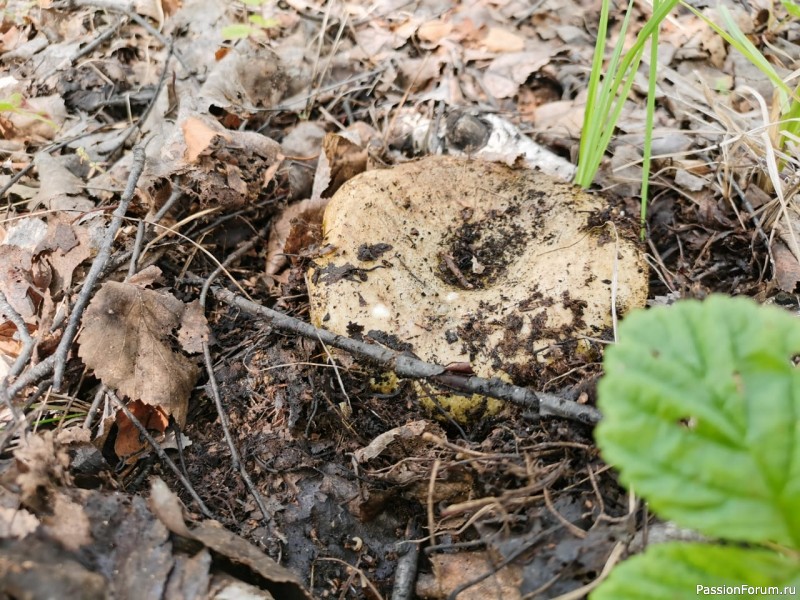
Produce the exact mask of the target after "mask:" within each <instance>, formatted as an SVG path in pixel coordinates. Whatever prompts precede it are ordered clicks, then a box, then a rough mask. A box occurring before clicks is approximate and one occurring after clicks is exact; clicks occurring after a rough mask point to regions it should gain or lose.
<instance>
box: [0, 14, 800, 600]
mask: <svg viewBox="0 0 800 600" xmlns="http://www.w3.org/2000/svg"><path fill="white" fill-rule="evenodd" d="M731 4H732V6H731V10H732V11H733V12H734V13H735V15H736V18H737V21H738V22H739V23H740V26H742V27H743V28H744V29H745V32H746V34H748V35H749V36H750V37H751V38H752V40H753V42H754V43H755V44H757V45H759V47H762V48H763V49H764V50H765V52H768V53H769V60H770V61H771V62H772V63H774V64H775V65H776V68H778V69H785V71H786V72H787V73H789V72H792V71H795V70H796V69H797V68H798V66H800V65H798V64H796V63H798V62H799V61H800V50H799V49H798V48H800V47H798V45H797V43H796V41H795V40H797V39H800V36H798V24H797V23H796V22H793V21H791V20H788V19H784V18H783V16H784V15H783V14H782V13H781V12H774V13H773V12H770V11H776V10H777V11H780V10H781V9H777V8H776V7H774V6H772V5H770V6H769V7H763V10H761V11H755V10H754V11H752V12H748V11H747V10H746V9H745V8H744V7H742V6H741V5H740V4H738V3H731ZM637 10H641V11H644V12H645V13H646V10H647V9H646V8H645V7H644V5H643V6H642V7H640V8H639V9H637ZM704 10H705V11H706V12H707V14H709V15H710V16H711V18H712V20H713V19H714V13H713V9H711V8H708V9H704ZM643 16H646V15H643ZM597 17H598V7H597V6H595V3H588V2H580V1H577V2H562V1H560V0H559V1H555V0H546V1H545V2H538V3H534V4H531V3H529V2H527V1H523V0H507V1H506V0H504V1H502V2H484V1H479V2H474V3H460V4H458V3H457V4H455V5H453V4H448V5H447V6H443V5H441V4H440V3H436V2H435V1H423V2H419V3H416V4H414V5H413V7H411V6H410V5H407V4H402V3H397V2H392V1H388V0H380V1H377V2H374V3H367V2H356V3H349V4H345V3H337V2H329V3H324V4H320V3H314V2H306V1H305V0H288V1H287V2H285V3H284V2H281V3H267V2H265V3H262V4H257V3H250V2H248V3H245V4H234V3H226V2H219V1H217V0H184V2H182V3H180V2H171V1H162V2H158V1H156V2H136V3H133V4H128V3H121V2H115V1H108V0H75V1H69V2H67V1H63V2H62V1H60V0H59V1H53V2H40V3H38V4H35V5H34V4H31V3H30V2H17V1H15V0H12V1H11V2H7V3H6V5H5V6H4V10H3V12H2V22H1V24H0V61H2V64H3V69H4V72H3V75H2V76H0V156H2V165H1V166H0V190H2V193H1V194H0V196H2V198H3V199H4V201H5V203H4V217H3V220H2V221H0V402H2V405H0V427H1V428H2V429H1V430H0V453H2V456H0V590H1V591H2V592H4V593H10V594H12V595H25V594H31V595H32V597H37V596H36V595H37V594H38V597H44V596H48V595H49V596H52V595H54V594H56V593H57V594H58V595H59V596H60V597H65V598H66V597H75V598H88V597H105V596H107V595H109V594H113V595H115V596H119V597H126V596H128V597H133V596H136V597H139V596H141V595H142V594H143V593H145V592H142V590H143V589H146V594H147V596H148V597H153V598H159V597H164V598H172V597H184V598H187V599H188V598H211V597H217V596H219V595H220V594H224V593H244V592H243V591H242V590H246V591H247V593H250V594H253V595H255V596H256V597H264V598H269V597H274V598H308V597H314V598H318V597H319V598H325V597H330V598H334V597H335V598H369V599H371V600H372V599H375V598H388V597H392V598H394V599H396V600H400V599H403V598H413V597H421V598H447V597H456V596H457V598H458V599H459V600H465V599H468V598H481V599H485V598H488V597H492V594H495V595H500V596H502V597H503V598H512V599H513V598H523V597H524V598H533V597H537V598H555V597H559V596H560V595H562V594H572V597H580V596H583V595H585V594H586V593H588V591H589V590H590V589H591V588H592V586H593V585H594V584H595V583H596V581H597V578H598V577H599V576H601V574H602V573H604V572H605V570H606V567H608V566H610V565H612V564H613V563H614V562H616V561H617V560H619V559H620V558H621V557H622V556H623V555H624V554H625V552H626V551H627V548H628V546H627V544H628V542H629V541H630V540H631V538H632V534H633V532H635V531H636V530H638V531H640V532H641V531H643V530H645V525H646V523H645V522H644V519H646V518H647V515H646V511H644V510H641V506H639V505H638V504H637V503H636V502H635V498H633V497H632V496H629V495H628V494H627V493H626V492H625V491H624V490H622V489H621V488H620V486H619V485H618V484H617V482H616V478H615V475H614V473H613V471H612V470H611V469H609V467H608V466H607V465H605V464H604V463H603V461H602V460H601V458H600V457H599V456H598V453H597V450H596V448H595V446H594V444H593V441H592V430H591V425H592V424H593V423H596V422H597V419H598V418H599V415H598V412H597V410H596V409H595V407H594V395H595V381H596V378H597V377H598V376H599V375H600V371H601V369H600V364H599V359H600V357H601V354H602V345H603V344H605V343H609V342H610V341H611V340H612V339H613V324H614V314H615V313H616V315H617V316H620V317H622V316H623V315H624V312H625V311H626V310H627V309H629V308H631V307H634V306H639V305H641V304H643V303H644V302H645V301H647V302H648V303H663V302H670V301H671V300H672V299H674V298H676V297H687V296H695V297H700V296H704V295H706V294H708V293H709V292H712V291H721V292H725V293H733V294H747V295H751V296H755V297H757V298H759V299H765V298H768V297H769V298H771V300H772V301H774V302H777V303H780V304H784V305H793V303H794V305H796V302H795V300H794V292H795V291H796V290H795V287H796V284H797V281H798V280H800V275H798V273H800V269H798V267H797V264H798V263H797V258H796V253H795V252H794V251H793V249H792V248H793V245H794V243H793V242H792V227H793V226H792V223H793V222H794V215H795V214H796V209H795V208H794V206H793V203H794V198H793V196H792V194H793V193H794V192H792V190H793V189H794V188H793V187H792V186H791V185H786V186H785V188H786V189H785V192H786V194H785V195H786V198H784V203H787V202H788V205H787V206H782V205H781V204H780V203H779V202H778V201H777V200H775V199H774V198H773V189H772V188H771V187H770V185H772V186H774V184H775V181H774V180H773V181H771V182H770V180H769V178H768V177H766V175H765V174H762V176H761V177H757V176H754V172H755V171H757V170H758V169H759V168H761V167H762V163H763V161H762V156H760V155H759V152H760V151H761V150H763V144H764V141H763V137H762V136H761V135H760V132H762V131H763V126H764V125H765V122H764V120H765V118H766V117H765V116H764V114H762V113H761V112H760V110H756V108H757V105H758V99H757V97H756V96H754V94H753V91H755V93H756V94H760V95H761V96H762V97H764V98H767V99H769V98H770V97H771V94H772V87H771V83H770V82H769V81H768V80H765V79H764V78H759V76H758V73H757V72H755V71H754V69H753V68H752V67H751V65H750V64H749V63H747V62H746V61H744V60H742V59H741V58H740V57H738V56H737V55H736V54H735V53H733V52H731V51H729V49H728V48H726V46H725V44H724V43H722V42H721V41H720V40H719V38H717V37H715V36H714V35H713V34H711V33H709V32H707V31H706V30H705V28H704V27H703V26H702V25H701V24H700V23H699V22H698V21H697V20H696V18H695V17H694V16H691V15H688V14H681V13H678V14H676V15H675V19H676V20H675V22H674V23H668V24H667V25H665V27H664V29H663V31H662V35H661V38H660V40H661V43H660V46H659V60H663V61H664V64H663V67H664V68H663V69H660V71H659V72H660V73H662V72H663V75H662V77H661V79H660V81H659V88H658V93H659V103H658V112H657V125H656V131H655V132H654V149H653V151H654V157H655V158H654V161H655V163H654V164H655V167H656V168H657V169H656V171H657V173H656V174H654V176H653V180H652V185H653V189H654V193H653V195H652V204H651V206H650V212H649V222H648V231H647V239H646V242H640V241H638V235H639V231H638V224H636V223H633V222H632V221H631V220H630V216H631V215H638V212H639V206H638V193H639V188H638V186H639V183H638V181H639V180H640V177H639V176H640V167H639V166H638V165H639V164H640V162H639V161H640V159H641V151H640V145H641V127H642V123H643V112H644V111H643V107H642V106H643V105H642V97H641V96H640V91H641V90H639V88H638V84H637V85H636V86H634V89H633V91H632V93H631V95H630V98H629V99H628V101H627V102H626V103H625V105H624V107H623V113H622V117H621V120H620V127H619V132H618V135H617V136H616V137H615V139H614V140H612V156H611V157H610V158H609V160H608V162H607V164H606V165H605V168H604V170H603V172H602V173H601V176H600V178H599V179H598V181H597V183H598V184H599V185H598V187H600V188H602V193H599V194H594V193H593V194H590V195H587V194H586V193H583V192H576V191H575V190H574V189H573V188H572V187H571V186H570V185H569V184H568V183H566V182H555V181H554V180H553V179H552V178H550V177H546V176H544V175H542V174H541V173H538V172H534V171H536V169H537V165H538V167H539V168H541V170H542V171H545V172H548V173H550V174H551V175H552V176H555V177H561V178H565V179H567V178H569V177H570V176H571V173H572V171H573V167H572V163H573V162H574V159H575V156H576V153H577V147H578V141H577V140H578V134H579V132H580V126H581V122H582V119H583V108H584V103H585V91H584V90H585V87H586V79H587V71H588V69H589V66H590V64H591V58H592V52H593V45H594V44H593V41H594V40H593V38H594V34H595V30H594V29H593V27H594V25H593V24H595V23H597ZM682 24H686V25H688V26H685V27H684V26H680V25H682ZM230 25H236V26H237V27H238V31H239V32H240V33H241V32H242V31H244V36H245V37H242V38H237V39H236V40H234V39H230V38H226V35H228V36H232V35H233V34H231V33H230V32H229V30H226V27H228V26H230ZM711 90H714V91H713V92H712V91H711ZM719 90H722V91H723V92H724V93H719V94H718V93H717V91H719ZM749 132H757V134H752V135H751V134H750V133H749ZM535 142H539V143H541V144H544V146H539V145H537V144H536V143H535ZM760 149H761V150H760ZM761 153H762V154H763V152H761ZM441 154H450V155H453V156H457V157H458V158H454V157H441V156H438V155H441ZM795 154H796V153H795ZM431 157H432V158H431ZM780 159H781V160H782V161H783V162H782V163H781V168H782V169H783V170H782V171H781V172H780V177H782V178H786V180H787V181H790V180H791V177H792V174H793V172H794V169H795V160H794V159H793V158H792V156H789V155H787V156H786V157H780ZM542 160H545V161H546V163H543V162H542ZM520 185H522V186H523V187H522V191H518V192H513V191H512V190H515V189H520V188H519V187H518V186H520ZM368 186H378V189H377V191H376V190H375V189H374V188H372V187H368ZM420 188H421V190H422V193H420V192H419V190H420ZM365 190H366V194H367V196H366V197H365V196H364V194H365ZM415 190H416V191H415ZM495 203H497V204H495ZM390 205H391V206H392V207H393V208H397V209H399V210H400V213H401V214H404V215H406V216H404V217H402V218H400V217H398V216H389V215H390V213H389V212H388V208H389V206H390ZM564 209H566V210H565V211H564ZM559 211H563V212H559ZM323 215H324V219H323ZM557 215H560V216H557ZM778 215H780V217H781V218H780V219H778V218H777V216H778ZM375 218H377V220H378V225H374V224H373V222H372V221H369V220H368V219H375ZM526 219H529V221H526ZM437 220H438V221H440V222H439V227H440V229H439V230H438V231H439V232H440V233H437V234H435V235H434V233H433V228H434V223H435V221H437ZM412 221H413V222H412ZM775 222H778V223H779V226H778V228H777V229H775V230H774V231H773V224H774V223H775ZM787 223H788V225H787ZM387 226H388V228H387ZM774 234H777V235H774ZM427 244H432V245H431V246H428V245H427ZM645 259H646V261H647V263H648V265H649V267H651V268H650V269H647V268H645V264H644V262H643V261H644V260H645ZM532 271H533V272H532ZM387 276H388V279H381V278H382V277H387ZM378 282H382V283H380V286H381V287H380V288H377V289H375V288H370V287H369V285H372V284H375V283H378ZM501 283H503V284H506V285H507V287H506V288H504V290H500V291H498V289H497V286H499V285H500V284H501ZM368 284H369V285H368ZM648 284H649V290H648ZM526 286H529V287H526ZM434 289H439V290H440V291H438V292H433V293H429V290H434ZM368 290H369V291H368ZM389 292H393V293H397V292H399V293H400V296H399V299H395V300H389V299H388V297H384V294H386V293H389ZM776 292H780V293H776ZM309 293H310V294H311V297H309ZM437 293H438V296H437V295H435V294H437ZM470 298H472V300H469V299H470ZM612 298H613V301H612ZM468 302H473V305H472V307H471V308H468ZM443 306H447V310H440V309H441V308H442V307H443ZM381 307H383V308H381ZM384 308H385V310H384ZM423 334H424V336H427V337H428V341H427V342H423V341H422V337H423ZM336 349H338V350H336ZM392 373H396V374H398V375H399V376H400V377H401V378H409V379H410V378H413V379H414V380H415V383H413V384H412V383H411V382H409V381H400V382H398V381H397V380H396V378H395V377H393V376H390V375H389V374H392ZM475 393H479V394H480V396H482V397H483V398H485V397H492V398H494V400H492V402H497V403H498V404H497V406H503V407H504V409H503V411H502V412H501V413H500V414H496V415H491V414H487V413H485V412H484V411H483V410H482V409H483V408H484V406H485V405H486V404H488V403H489V401H485V400H480V402H479V404H480V407H479V409H473V410H469V409H468V410H466V411H465V412H464V413H463V414H464V415H468V416H469V417H470V418H461V419H454V418H453V412H452V411H451V412H448V411H445V410H440V409H443V407H444V405H445V404H447V403H448V401H449V399H450V398H452V397H454V396H460V397H465V396H472V395H473V394H475ZM425 401H427V406H425V405H424V403H425ZM462 416H463V415H462ZM634 434H635V435H640V432H635V433H634ZM175 494H177V495H179V499H178V498H176V497H175ZM212 521H213V522H215V523H216V524H214V523H212ZM223 528H224V529H223ZM638 537H639V539H641V537H642V536H641V535H639V536H638ZM54 590H55V591H54ZM233 590H238V592H234V591H233Z"/></svg>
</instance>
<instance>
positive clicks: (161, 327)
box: [79, 281, 198, 426]
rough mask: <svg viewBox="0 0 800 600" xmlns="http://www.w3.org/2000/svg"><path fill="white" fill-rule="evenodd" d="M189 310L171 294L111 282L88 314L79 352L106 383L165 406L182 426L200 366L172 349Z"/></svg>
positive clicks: (141, 398) (146, 401) (139, 398)
mask: <svg viewBox="0 0 800 600" xmlns="http://www.w3.org/2000/svg"><path fill="white" fill-rule="evenodd" d="M186 309H187V307H186V305H185V304H184V303H183V302H181V301H180V300H178V299H177V298H175V297H174V296H173V295H172V294H170V293H168V292H165V291H161V290H158V291H156V290H150V289H145V288H143V287H140V286H138V285H135V284H132V283H118V282H113V281H112V282H108V283H106V284H104V285H103V286H102V287H101V288H100V290H98V292H97V294H96V295H95V297H94V299H93V300H92V302H91V304H90V305H89V307H88V309H87V310H86V314H85V315H84V318H83V333H82V334H81V337H80V350H79V354H80V356H81V358H82V359H83V360H84V362H85V363H86V365H87V366H88V367H89V368H90V369H92V370H94V372H95V374H96V375H97V376H98V377H99V378H100V380H101V381H102V382H103V383H105V384H106V385H108V386H109V387H112V388H115V389H117V390H119V392H120V393H122V394H124V395H125V396H127V397H128V398H131V399H133V400H141V401H142V402H145V403H147V404H152V405H154V406H160V407H161V408H163V409H164V410H165V411H166V412H167V413H168V414H170V415H172V416H173V417H174V418H175V420H176V421H177V423H178V424H179V425H180V426H183V424H184V423H185V421H186V411H187V404H188V401H189V393H190V392H191V391H192V387H194V383H195V381H196V380H197V375H198V368H197V365H195V363H194V362H192V361H191V360H190V359H189V358H187V357H186V356H184V355H183V354H182V353H180V352H178V351H177V350H174V349H173V347H172V341H173V340H175V338H176V333H175V330H176V329H177V328H178V327H179V326H180V325H181V322H182V320H183V318H184V314H185V312H186Z"/></svg>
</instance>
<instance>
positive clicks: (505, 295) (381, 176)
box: [308, 157, 648, 412]
mask: <svg viewBox="0 0 800 600" xmlns="http://www.w3.org/2000/svg"><path fill="white" fill-rule="evenodd" d="M606 208H607V206H606V204H605V201H604V200H603V199H602V198H601V197H598V196H593V195H590V194H587V193H585V192H582V191H580V190H579V189H577V188H575V187H573V186H572V185H570V184H567V183H564V182H561V181H558V180H555V179H553V178H552V177H550V176H547V175H544V174H542V173H538V172H534V171H530V170H514V169H511V168H509V167H506V166H504V165H500V164H496V163H490V162H482V161H475V160H467V159H457V158H449V157H430V158H426V159H422V160H419V161H415V162H410V163H405V164H402V165H400V166H397V167H394V168H392V169H387V170H375V171H368V172H366V173H362V174H361V175H359V176H357V177H355V178H353V179H351V180H350V181H348V182H347V183H346V184H345V185H343V186H342V187H341V188H340V189H339V191H338V192H337V193H336V195H335V196H334V197H333V198H332V199H331V202H330V204H329V205H328V207H327V209H326V211H325V217H324V221H323V232H324V242H323V243H324V244H325V245H328V247H330V248H332V250H331V251H330V252H329V253H328V254H326V255H324V256H323V257H321V258H319V259H317V260H316V261H315V263H314V264H313V265H312V267H311V268H310V270H309V273H308V282H309V295H310V298H311V316H312V321H313V323H314V325H316V326H319V327H323V328H325V329H329V330H331V331H334V332H336V333H339V334H343V335H358V334H361V335H364V336H367V335H369V337H371V338H373V339H377V340H378V341H379V342H381V343H384V344H386V345H389V346H392V345H394V346H395V349H404V348H405V349H409V350H411V351H412V352H413V353H414V354H415V355H416V356H418V357H419V358H421V359H423V360H425V361H429V362H433V363H438V364H441V365H448V364H450V363H459V362H468V363H470V364H471V365H472V368H473V370H474V371H475V373H476V374H478V375H481V376H484V377H498V376H501V377H504V378H506V379H508V378H509V377H510V379H511V380H513V381H514V383H517V384H521V385H537V384H540V383H541V382H537V381H535V380H534V378H535V376H534V373H535V372H536V369H535V368H531V367H535V363H536V361H537V360H538V361H543V360H547V356H546V352H545V353H542V352H541V351H542V350H544V349H546V348H548V347H549V346H550V345H551V344H553V343H557V342H563V341H565V340H568V339H576V338H582V337H585V336H589V337H601V336H602V337H606V338H607V337H608V332H609V330H610V327H611V323H612V321H611V319H612V317H611V315H612V310H611V298H612V283H614V285H615V287H616V303H617V312H618V313H624V312H625V311H626V310H628V309H629V308H632V307H637V306H643V305H644V303H645V300H646V298H647V280H648V276H647V265H646V263H645V261H644V258H643V256H642V254H641V252H640V250H639V248H638V246H637V244H636V242H635V241H631V240H629V239H627V238H626V237H624V236H622V235H619V236H618V235H616V234H615V230H614V229H613V227H612V226H611V225H610V224H607V223H606V219H605V218H604V217H603V216H602V215H603V211H604V210H605V209H606ZM615 255H616V266H615ZM456 412H459V411H458V410H456Z"/></svg>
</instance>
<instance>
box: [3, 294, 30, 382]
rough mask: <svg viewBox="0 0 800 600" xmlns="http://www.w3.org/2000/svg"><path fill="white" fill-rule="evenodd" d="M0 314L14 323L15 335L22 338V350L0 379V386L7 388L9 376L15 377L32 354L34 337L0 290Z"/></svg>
mask: <svg viewBox="0 0 800 600" xmlns="http://www.w3.org/2000/svg"><path fill="white" fill-rule="evenodd" d="M0 314H2V315H5V316H6V317H8V319H9V320H10V321H11V322H12V323H13V324H14V326H15V327H16V328H17V335H19V339H20V340H22V350H21V351H20V353H19V356H17V360H15V361H14V364H13V365H11V368H10V369H9V370H8V375H6V376H5V378H4V379H3V381H2V384H0V385H2V387H3V388H4V389H5V388H7V383H8V380H9V378H11V377H16V376H17V375H19V374H20V373H22V370H23V369H24V368H25V365H26V364H28V359H30V357H31V354H33V346H34V345H35V344H36V342H35V341H34V339H33V338H32V337H31V334H30V333H28V326H27V325H26V323H25V319H23V318H22V315H20V314H19V313H18V312H17V311H16V310H14V307H13V306H11V304H10V303H9V301H8V298H6V295H5V294H4V293H3V292H0Z"/></svg>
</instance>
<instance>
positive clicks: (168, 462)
mask: <svg viewBox="0 0 800 600" xmlns="http://www.w3.org/2000/svg"><path fill="white" fill-rule="evenodd" d="M108 395H109V397H110V398H111V400H112V401H113V403H114V404H116V405H117V406H119V408H120V409H121V410H122V412H123V413H125V416H126V417H128V420H129V421H130V422H131V423H133V425H134V427H136V429H138V430H139V435H141V436H142V437H143V438H144V439H145V440H147V443H149V444H150V446H151V447H152V448H153V451H155V453H156V454H157V455H158V457H159V458H160V459H161V460H162V461H163V462H164V464H165V465H167V466H168V467H169V469H170V470H171V471H172V472H173V473H174V474H175V477H177V478H178V481H180V482H181V484H182V485H183V487H184V488H185V489H186V491H187V492H189V495H190V496H191V497H192V499H193V500H194V501H195V503H196V504H197V507H198V508H199V509H200V512H202V513H203V515H205V516H206V517H208V518H209V519H214V518H216V517H215V516H214V513H212V512H211V511H210V510H209V509H208V507H207V506H206V505H205V503H204V502H203V500H202V499H201V498H200V496H199V495H198V494H197V492H196V491H195V489H194V488H193V487H192V484H191V483H189V480H188V479H186V477H185V476H184V475H183V473H181V470H180V469H179V468H178V465H176V464H175V462H174V461H173V460H172V459H171V458H170V457H169V456H168V455H167V453H166V452H164V449H163V448H162V447H161V445H160V444H159V443H158V442H157V441H156V440H155V439H154V438H153V436H152V435H150V432H149V431H147V428H146V427H145V426H144V425H142V422H141V421H139V419H137V418H136V416H135V415H134V414H133V413H132V412H131V411H130V409H128V407H127V406H125V403H124V402H123V401H122V400H120V399H119V398H117V395H116V394H115V393H114V390H111V389H109V390H108Z"/></svg>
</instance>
